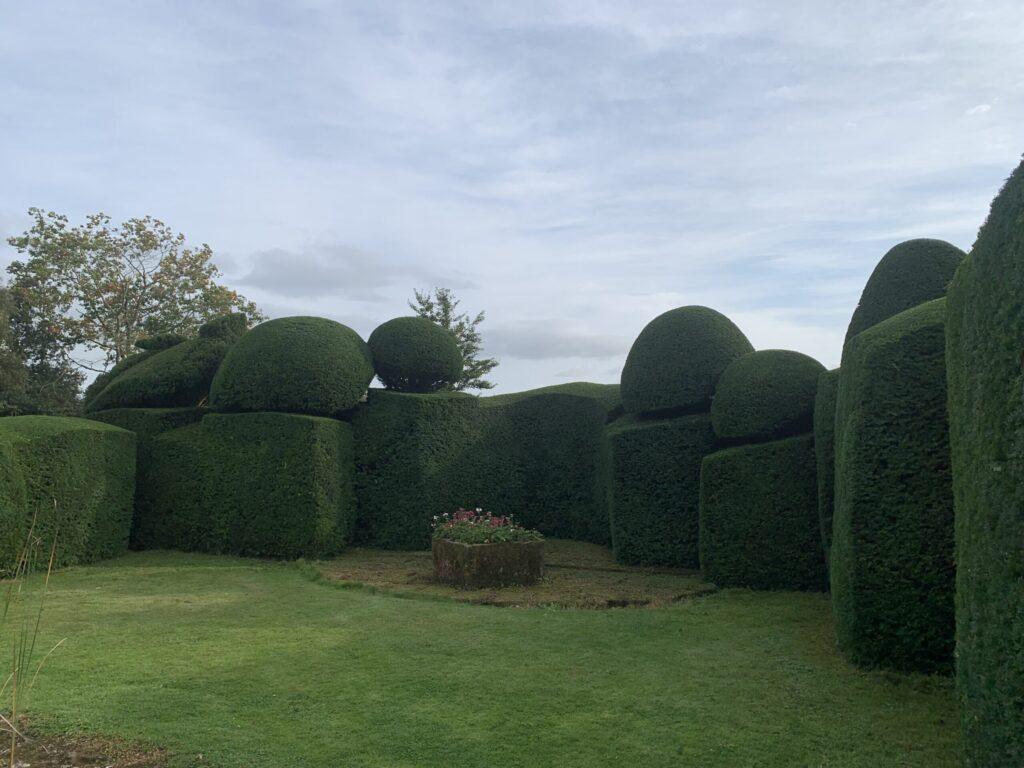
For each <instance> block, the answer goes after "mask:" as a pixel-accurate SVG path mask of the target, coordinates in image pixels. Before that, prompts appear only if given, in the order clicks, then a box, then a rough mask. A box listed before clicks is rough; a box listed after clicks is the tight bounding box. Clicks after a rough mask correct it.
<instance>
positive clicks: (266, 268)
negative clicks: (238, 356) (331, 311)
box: [238, 245, 472, 302]
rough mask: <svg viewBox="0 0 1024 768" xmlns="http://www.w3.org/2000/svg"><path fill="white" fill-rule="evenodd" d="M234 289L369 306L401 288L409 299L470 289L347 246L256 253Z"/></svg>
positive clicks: (454, 279) (457, 279) (460, 281)
mask: <svg viewBox="0 0 1024 768" xmlns="http://www.w3.org/2000/svg"><path fill="white" fill-rule="evenodd" d="M238 283H239V284H240V285H242V286H246V287H253V288H258V289H260V290H263V291H266V292H268V293H272V294H275V295H277V296H282V297H287V298H295V299H307V298H314V299H315V298H327V297H336V298H341V299H347V300H350V301H369V302H380V301H386V300H389V299H388V297H387V296H385V294H384V293H383V291H384V289H386V288H388V287H390V286H393V285H399V284H400V285H402V286H403V287H407V290H409V291H410V293H411V291H412V289H413V288H417V287H418V288H424V287H427V288H429V287H433V286H435V285H443V286H447V287H450V288H454V289H459V288H467V287H471V286H472V282H471V281H469V280H467V279H466V278H465V277H463V276H459V275H452V274H448V275H442V274H440V273H435V272H433V271H431V270H429V269H426V268H424V267H422V266H419V265H416V264H399V263H394V262H391V261H389V260H387V259H385V258H384V257H383V256H380V255H378V254H374V253H369V252H367V251H363V250H359V249H357V248H351V247H349V246H345V245H331V246H323V247H318V248H315V249H309V250H295V251H292V250H287V249H283V248H272V249H269V250H264V251H257V252H256V253H254V254H252V256H251V258H250V269H249V272H248V274H246V275H244V276H243V277H241V278H239V279H238Z"/></svg>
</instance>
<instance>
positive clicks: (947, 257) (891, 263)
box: [846, 238, 967, 341]
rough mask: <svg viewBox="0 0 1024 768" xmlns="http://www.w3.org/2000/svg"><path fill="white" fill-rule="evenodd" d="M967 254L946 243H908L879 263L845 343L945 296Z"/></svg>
mask: <svg viewBox="0 0 1024 768" xmlns="http://www.w3.org/2000/svg"><path fill="white" fill-rule="evenodd" d="M966 255H967V254H965V253H964V252H963V251H961V250H960V249H959V248H957V247H956V246H955V245H953V244H951V243H947V242H946V241H945V240H929V239H926V238H920V239H917V240H907V241H906V242H903V243H900V244H899V245H895V246H893V247H892V248H890V249H889V251H888V253H886V254H885V256H883V257H882V260H881V261H879V262H878V265H877V266H876V267H875V269H874V271H873V272H872V273H871V277H869V278H868V282H867V284H866V285H865V286H864V292H863V293H861V295H860V301H859V302H858V303H857V309H855V310H854V312H853V318H852V319H851V320H850V327H849V328H847V330H846V340H847V341H849V340H850V339H851V338H853V337H854V336H856V335H857V334H858V333H860V332H861V331H866V330H867V329H868V328H870V327H871V326H873V325H878V324H879V323H880V322H882V321H883V320H888V319H889V318H890V317H893V316H894V315H898V314H899V313H900V312H903V311H905V310H908V309H910V308H911V307H916V306H917V305H918V304H923V303H924V302H926V301H931V300H932V299H938V298H941V297H942V296H945V295H946V289H947V288H948V287H949V282H950V280H952V279H953V273H954V272H956V268H957V267H958V266H960V262H961V261H963V259H964V257H965V256H966Z"/></svg>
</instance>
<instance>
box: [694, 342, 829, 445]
mask: <svg viewBox="0 0 1024 768" xmlns="http://www.w3.org/2000/svg"><path fill="white" fill-rule="evenodd" d="M824 370H825V366H823V365H822V364H821V363H819V362H818V361H817V360H815V359H814V358H812V357H808V356H807V355H804V354H801V353H800V352H791V351H789V350H785V349H764V350H760V351H757V352H751V353H749V354H746V355H743V357H739V358H736V359H735V360H733V361H732V362H731V363H729V365H728V367H726V369H725V371H724V372H723V373H722V377H721V378H720V379H719V381H718V386H717V387H716V388H715V398H714V400H713V401H712V403H711V424H712V426H713V427H714V428H715V434H716V435H717V436H718V437H719V438H721V439H722V440H726V441H729V442H744V443H747V442H757V441H760V440H771V439H774V438H779V437H787V436H789V435H796V434H803V433H805V432H809V431H810V430H811V427H812V421H813V416H814V395H815V393H816V391H817V388H818V376H820V375H821V373H822V372H823V371H824Z"/></svg>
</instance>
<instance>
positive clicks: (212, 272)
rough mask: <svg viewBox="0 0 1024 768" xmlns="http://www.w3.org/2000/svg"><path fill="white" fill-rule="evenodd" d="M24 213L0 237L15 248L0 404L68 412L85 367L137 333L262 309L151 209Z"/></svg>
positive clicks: (95, 366) (98, 367)
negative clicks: (135, 213)
mask: <svg viewBox="0 0 1024 768" xmlns="http://www.w3.org/2000/svg"><path fill="white" fill-rule="evenodd" d="M29 215H30V216H31V217H32V226H31V227H30V228H29V229H28V230H26V231H25V232H24V233H23V234H21V235H18V236H15V237H11V238H8V241H7V242H8V243H9V244H10V245H11V246H13V247H14V248H15V249H16V250H17V252H18V254H19V255H20V256H21V257H22V258H20V259H17V260H15V261H13V262H12V263H11V264H10V266H8V268H7V272H8V274H9V281H8V285H7V287H6V288H5V289H3V291H2V292H0V321H5V322H2V323H0V387H6V389H0V411H3V410H6V411H7V412H44V413H67V412H73V411H74V410H75V408H76V405H77V397H78V391H79V389H80V386H81V383H82V381H83V380H84V377H85V374H84V372H85V371H92V372H102V371H105V370H107V369H108V368H110V367H111V366H113V365H115V364H116V363H117V362H119V361H120V360H122V359H123V358H125V357H127V356H128V355H130V354H132V352H133V351H135V342H136V341H138V340H139V339H141V338H144V337H147V336H155V335H157V334H162V333H178V334H181V335H183V336H189V335H193V334H194V333H195V332H196V331H197V330H198V328H199V326H200V325H202V324H203V323H204V322H206V321H207V320H210V319H212V318H214V317H217V316H218V315H223V314H226V313H228V312H243V313H244V314H245V315H246V316H247V317H248V318H249V321H250V323H255V322H259V321H261V320H263V319H264V317H263V314H262V313H261V312H260V310H259V309H258V308H257V307H256V305H255V304H253V303H252V302H251V301H248V300H247V299H246V298H245V297H243V296H240V295H239V294H238V293H237V292H235V291H233V290H231V289H230V288H227V287H226V286H224V285H222V284H220V283H219V282H218V279H219V278H220V277H221V274H220V271H219V270H218V269H217V267H216V266H215V265H214V263H213V251H212V249H211V248H210V246H208V245H206V244H205V243H204V244H202V245H200V246H198V247H190V246H188V245H187V244H186V241H185V237H184V235H182V234H179V233H175V232H174V231H173V230H172V229H171V228H170V227H168V226H167V225H166V224H164V223H163V222H162V221H160V220H159V219H155V218H153V217H151V216H145V217H143V218H133V219H128V220H127V221H125V222H123V223H121V224H113V223H112V222H111V219H110V217H109V216H107V215H105V214H103V213H97V214H94V215H91V216H89V217H87V218H86V220H85V223H84V224H80V225H72V224H71V223H70V222H69V220H68V218H67V217H66V216H64V215H62V214H59V213H55V212H53V211H43V210H41V209H38V208H32V209H30V210H29Z"/></svg>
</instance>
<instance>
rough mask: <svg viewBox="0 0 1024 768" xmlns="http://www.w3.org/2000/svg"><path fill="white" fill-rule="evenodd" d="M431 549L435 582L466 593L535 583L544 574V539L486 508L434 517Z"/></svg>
mask: <svg viewBox="0 0 1024 768" xmlns="http://www.w3.org/2000/svg"><path fill="white" fill-rule="evenodd" d="M430 548H431V550H432V552H433V556H434V577H435V578H436V579H437V580H438V581H440V582H442V583H445V584H451V585H453V586H456V587H461V588H463V589H483V588H489V587H510V586H514V585H520V586H521V585H526V584H533V583H535V582H536V581H537V580H538V579H540V578H541V577H542V576H543V575H544V537H543V536H541V535H540V533H538V532H537V531H532V530H530V529H529V528H523V527H522V526H521V525H516V524H515V523H514V522H513V521H512V518H511V516H497V515H493V514H491V513H490V512H484V511H483V510H482V509H457V510H455V512H454V513H453V514H451V515H448V514H445V515H441V516H440V517H435V518H434V540H433V542H432V543H431V547H430Z"/></svg>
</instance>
